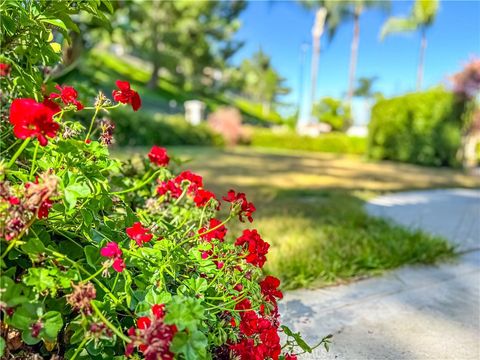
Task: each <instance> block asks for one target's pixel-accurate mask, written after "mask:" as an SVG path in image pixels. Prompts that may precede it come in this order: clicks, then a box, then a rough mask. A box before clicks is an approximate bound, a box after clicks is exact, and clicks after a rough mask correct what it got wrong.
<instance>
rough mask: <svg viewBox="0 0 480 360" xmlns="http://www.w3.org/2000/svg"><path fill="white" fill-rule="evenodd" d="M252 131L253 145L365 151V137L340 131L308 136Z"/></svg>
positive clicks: (323, 150) (354, 151) (332, 150)
mask: <svg viewBox="0 0 480 360" xmlns="http://www.w3.org/2000/svg"><path fill="white" fill-rule="evenodd" d="M252 131H253V133H252V135H251V145H253V146H261V147H271V148H280V149H293V150H307V151H318V152H327V153H338V154H358V155H360V154H364V153H365V151H366V139H365V138H361V137H356V136H348V135H345V134H342V133H329V134H323V135H320V136H318V137H310V136H300V135H298V134H296V133H295V132H293V131H284V132H274V131H272V130H269V129H252Z"/></svg>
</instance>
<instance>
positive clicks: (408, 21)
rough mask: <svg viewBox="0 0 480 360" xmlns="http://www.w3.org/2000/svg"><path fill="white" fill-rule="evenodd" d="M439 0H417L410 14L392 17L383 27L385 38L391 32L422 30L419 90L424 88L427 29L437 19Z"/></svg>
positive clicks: (381, 35)
mask: <svg viewBox="0 0 480 360" xmlns="http://www.w3.org/2000/svg"><path fill="white" fill-rule="evenodd" d="M438 2H439V0H415V3H414V4H413V8H412V10H411V11H410V15H409V16H407V17H391V18H390V19H388V20H387V21H386V22H385V24H384V25H383V27H382V31H381V33H380V37H381V38H382V39H383V38H385V36H387V35H390V34H391V33H399V32H410V31H420V34H421V36H420V52H419V56H418V68H417V90H420V89H421V88H422V82H423V73H424V63H425V51H426V49H427V30H428V28H429V27H430V26H431V25H432V24H433V22H434V21H435V16H436V15H437V11H438Z"/></svg>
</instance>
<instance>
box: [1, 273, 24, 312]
mask: <svg viewBox="0 0 480 360" xmlns="http://www.w3.org/2000/svg"><path fill="white" fill-rule="evenodd" d="M0 289H3V292H0V301H2V302H4V303H6V304H7V306H17V305H19V304H21V303H24V302H26V301H28V298H27V297H25V296H22V292H23V285H22V284H17V283H15V282H14V281H13V280H12V279H10V278H8V277H6V276H2V277H1V278H0Z"/></svg>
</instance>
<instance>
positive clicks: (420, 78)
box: [417, 27, 427, 91]
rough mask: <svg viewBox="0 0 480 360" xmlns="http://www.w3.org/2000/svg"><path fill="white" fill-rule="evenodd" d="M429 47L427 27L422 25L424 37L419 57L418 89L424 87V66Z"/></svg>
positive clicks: (421, 41)
mask: <svg viewBox="0 0 480 360" xmlns="http://www.w3.org/2000/svg"><path fill="white" fill-rule="evenodd" d="M426 49H427V36H426V31H425V27H422V39H421V40H420V54H419V57H418V70H417V91H418V90H420V89H421V88H422V83H423V67H424V65H425V64H424V62H425V50H426Z"/></svg>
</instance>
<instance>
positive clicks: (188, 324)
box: [165, 296, 205, 331]
mask: <svg viewBox="0 0 480 360" xmlns="http://www.w3.org/2000/svg"><path fill="white" fill-rule="evenodd" d="M204 311H205V309H204V308H203V306H202V305H201V304H200V301H199V300H197V299H195V298H186V297H183V296H174V297H173V298H172V301H171V302H170V303H169V304H167V312H166V313H167V315H166V316H165V323H166V324H175V325H176V326H177V328H178V330H183V329H189V330H191V331H194V330H196V329H197V325H198V323H199V322H200V321H202V320H203V318H204Z"/></svg>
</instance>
